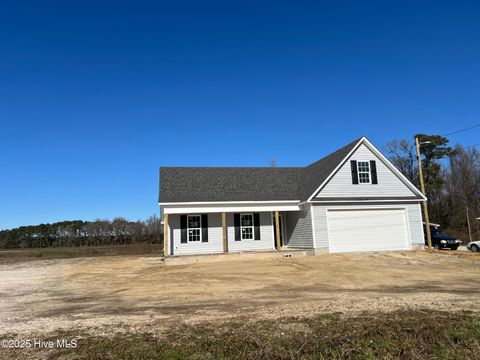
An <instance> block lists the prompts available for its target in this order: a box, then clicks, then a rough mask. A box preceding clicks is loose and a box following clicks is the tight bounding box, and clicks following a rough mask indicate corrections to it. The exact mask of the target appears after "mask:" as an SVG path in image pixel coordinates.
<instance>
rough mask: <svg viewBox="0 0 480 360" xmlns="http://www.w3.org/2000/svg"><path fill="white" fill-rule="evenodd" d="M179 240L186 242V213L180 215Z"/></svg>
mask: <svg viewBox="0 0 480 360" xmlns="http://www.w3.org/2000/svg"><path fill="white" fill-rule="evenodd" d="M180 233H181V235H180V242H181V243H186V242H187V215H180Z"/></svg>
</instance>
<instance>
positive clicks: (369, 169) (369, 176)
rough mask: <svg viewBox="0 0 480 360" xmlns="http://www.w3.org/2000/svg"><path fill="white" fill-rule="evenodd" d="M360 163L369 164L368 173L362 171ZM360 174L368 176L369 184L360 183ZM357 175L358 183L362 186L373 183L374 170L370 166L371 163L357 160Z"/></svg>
mask: <svg viewBox="0 0 480 360" xmlns="http://www.w3.org/2000/svg"><path fill="white" fill-rule="evenodd" d="M360 163H367V164H368V171H360ZM360 173H362V174H368V182H360ZM357 174H358V183H359V184H360V185H369V184H371V183H372V168H371V166H370V161H368V160H366V161H365V160H357Z"/></svg>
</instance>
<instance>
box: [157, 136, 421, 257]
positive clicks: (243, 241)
mask: <svg viewBox="0 0 480 360" xmlns="http://www.w3.org/2000/svg"><path fill="white" fill-rule="evenodd" d="M422 201H425V197H424V196H423V195H422V194H421V193H420V191H419V190H418V189H416V188H415V186H414V185H413V184H412V183H410V182H409V181H408V180H407V179H406V178H405V177H404V176H403V175H402V174H401V173H400V172H399V171H398V170H397V169H396V168H395V167H394V166H393V165H392V164H391V163H390V162H389V161H388V160H387V159H386V158H385V157H384V156H383V155H382V154H381V152H380V151H379V150H378V149H377V148H375V146H373V144H371V143H370V142H369V141H368V140H367V139H366V138H365V137H363V138H361V139H358V140H355V141H354V142H352V143H350V144H348V145H346V146H345V147H343V148H341V149H339V150H337V151H335V152H334V153H332V154H330V155H328V156H326V157H325V158H323V159H321V160H319V161H317V162H315V163H313V164H311V165H309V166H307V167H303V168H302V167H300V168H185V167H181V168H177V167H167V168H165V167H162V168H160V196H159V204H160V207H161V214H162V215H163V217H164V223H165V230H166V231H165V240H166V241H165V254H166V255H167V256H177V255H192V254H215V253H226V252H227V253H233V252H245V251H273V250H275V249H277V250H280V249H282V248H298V249H314V250H318V251H319V252H349V251H354V252H361V251H390V250H411V249H415V248H422V247H423V244H424V234H423V227H422V215H421V211H420V204H421V202H422ZM277 222H278V226H276V225H277ZM277 229H278V231H277Z"/></svg>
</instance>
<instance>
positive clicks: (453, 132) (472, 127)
mask: <svg viewBox="0 0 480 360" xmlns="http://www.w3.org/2000/svg"><path fill="white" fill-rule="evenodd" d="M478 127H480V124H476V125H473V126H470V127H467V128H465V129H461V130H457V131H452V132H451V133H448V134H444V135H442V136H450V135H454V134H458V133H461V132H464V131H468V130H471V129H475V128H478Z"/></svg>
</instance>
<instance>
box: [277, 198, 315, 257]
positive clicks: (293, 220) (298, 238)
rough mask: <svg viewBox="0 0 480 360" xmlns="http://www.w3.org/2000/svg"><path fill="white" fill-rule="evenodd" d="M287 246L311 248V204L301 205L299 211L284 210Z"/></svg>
mask: <svg viewBox="0 0 480 360" xmlns="http://www.w3.org/2000/svg"><path fill="white" fill-rule="evenodd" d="M284 214H285V219H286V221H285V228H286V234H287V246H288V247H292V248H307V249H311V248H313V231H312V213H311V205H310V204H305V205H302V206H301V211H288V212H285V213H284Z"/></svg>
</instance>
